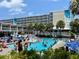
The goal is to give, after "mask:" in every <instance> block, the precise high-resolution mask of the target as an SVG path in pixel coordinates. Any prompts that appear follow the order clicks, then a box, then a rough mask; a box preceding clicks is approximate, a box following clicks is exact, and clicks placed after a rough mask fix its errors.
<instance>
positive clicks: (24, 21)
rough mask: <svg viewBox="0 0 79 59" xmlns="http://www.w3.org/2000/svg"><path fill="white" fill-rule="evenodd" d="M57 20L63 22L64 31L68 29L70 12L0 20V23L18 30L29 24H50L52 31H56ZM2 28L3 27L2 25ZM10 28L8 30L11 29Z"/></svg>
mask: <svg viewBox="0 0 79 59" xmlns="http://www.w3.org/2000/svg"><path fill="white" fill-rule="evenodd" d="M59 20H63V21H64V22H65V29H69V23H70V21H71V16H70V11H69V10H64V11H56V12H49V13H48V14H45V15H38V16H29V17H22V18H14V19H6V20H0V22H1V23H6V24H12V27H13V26H15V27H17V26H18V25H19V26H20V27H19V26H18V29H20V28H22V27H24V28H25V27H26V26H27V25H28V24H30V23H44V24H45V23H50V22H51V23H53V24H54V29H56V23H57V22H58V21H59ZM2 26H3V27H4V25H2ZM12 27H10V28H11V29H12ZM6 29H8V28H6ZM2 30H3V29H2ZM25 30H26V29H25ZM25 30H24V29H23V30H22V29H21V31H25ZM10 31H11V30H10Z"/></svg>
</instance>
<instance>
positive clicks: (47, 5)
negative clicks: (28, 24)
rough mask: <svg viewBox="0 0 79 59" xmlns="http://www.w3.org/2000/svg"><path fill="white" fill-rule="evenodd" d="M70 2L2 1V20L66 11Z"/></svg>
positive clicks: (50, 0)
mask: <svg viewBox="0 0 79 59" xmlns="http://www.w3.org/2000/svg"><path fill="white" fill-rule="evenodd" d="M69 3H70V1H69V0H0V19H8V18H16V17H24V16H34V15H39V14H45V13H48V12H51V11H57V10H66V9H68V8H69Z"/></svg>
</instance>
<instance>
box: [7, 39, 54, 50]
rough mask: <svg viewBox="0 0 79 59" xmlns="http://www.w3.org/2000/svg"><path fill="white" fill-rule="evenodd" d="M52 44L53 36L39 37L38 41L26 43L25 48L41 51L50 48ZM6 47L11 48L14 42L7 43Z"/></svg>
mask: <svg viewBox="0 0 79 59" xmlns="http://www.w3.org/2000/svg"><path fill="white" fill-rule="evenodd" d="M53 44H55V40H54V39H53V38H41V39H40V41H38V42H33V43H28V47H27V50H32V49H33V50H36V51H43V50H46V49H48V48H50V47H51V46H52V45H53ZM8 48H10V49H12V50H13V49H14V44H10V45H8Z"/></svg>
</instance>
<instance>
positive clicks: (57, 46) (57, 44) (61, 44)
mask: <svg viewBox="0 0 79 59" xmlns="http://www.w3.org/2000/svg"><path fill="white" fill-rule="evenodd" d="M64 45H65V42H64V41H63V40H59V41H58V42H57V43H56V44H55V45H54V46H52V49H58V48H60V47H64Z"/></svg>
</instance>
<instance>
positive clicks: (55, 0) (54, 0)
mask: <svg viewBox="0 0 79 59" xmlns="http://www.w3.org/2000/svg"><path fill="white" fill-rule="evenodd" d="M50 1H53V2H57V1H59V0H50Z"/></svg>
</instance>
